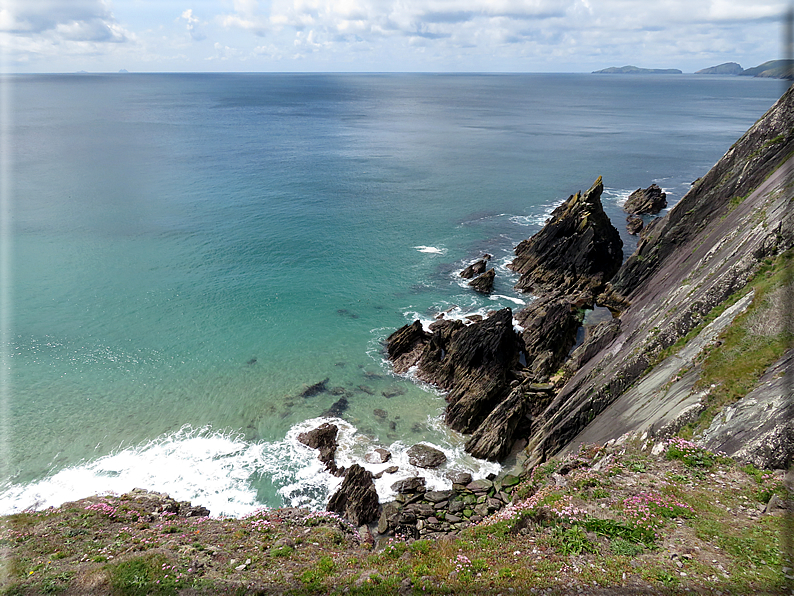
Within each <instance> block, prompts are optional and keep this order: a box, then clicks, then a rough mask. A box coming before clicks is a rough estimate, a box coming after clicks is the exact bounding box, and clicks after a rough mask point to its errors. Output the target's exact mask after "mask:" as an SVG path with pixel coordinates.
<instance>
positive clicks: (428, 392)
mask: <svg viewBox="0 0 794 596" xmlns="http://www.w3.org/2000/svg"><path fill="white" fill-rule="evenodd" d="M4 84H6V85H10V88H9V90H10V97H11V100H12V112H11V114H12V120H11V124H12V128H11V134H10V136H9V139H7V140H8V144H9V146H10V148H11V150H12V156H11V171H12V173H13V178H12V180H11V182H10V184H11V190H12V205H11V219H10V227H11V230H12V232H13V233H12V236H11V238H10V246H11V248H12V253H11V257H10V259H11V260H10V264H11V267H10V275H9V277H8V278H7V279H5V280H3V283H5V284H7V289H8V291H9V296H10V305H11V307H12V311H11V313H10V317H9V321H10V326H9V328H8V329H6V332H7V333H6V337H7V338H8V341H7V342H6V343H5V345H4V346H3V349H4V350H5V354H6V355H7V357H8V361H9V362H10V366H11V368H10V379H9V382H8V385H7V386H6V388H5V389H6V391H5V395H6V396H7V397H6V399H5V403H4V404H1V405H2V406H3V411H4V412H5V413H6V414H5V415H6V417H7V420H6V421H5V425H6V428H8V429H9V431H8V432H7V433H6V436H4V437H2V444H3V447H4V450H3V452H4V453H5V454H6V456H5V457H6V462H5V468H4V469H5V475H4V477H0V513H8V512H13V511H19V510H22V509H25V508H28V507H36V508H43V507H47V506H50V505H58V504H60V503H62V502H65V501H68V500H73V499H77V498H81V497H84V496H88V495H90V494H94V493H102V492H110V491H113V492H117V493H121V492H125V491H128V490H130V489H132V488H134V487H142V488H148V489H152V490H158V491H165V492H168V493H169V494H171V495H172V496H174V497H176V498H178V499H188V500H192V501H193V502H194V503H198V504H202V505H205V506H207V507H209V508H210V510H211V511H212V513H213V515H220V514H225V515H243V514H245V513H247V512H250V511H252V510H254V509H256V508H258V507H262V506H267V507H277V506H281V505H303V506H308V507H312V508H323V507H324V504H325V502H326V501H327V499H328V496H329V491H332V490H334V488H335V486H336V484H337V483H338V482H339V481H338V480H337V479H333V478H332V477H330V476H329V475H328V474H326V473H324V472H323V471H322V467H321V465H320V463H319V461H318V460H317V458H316V452H315V451H312V450H310V449H308V448H306V447H304V446H302V445H300V443H299V442H298V441H297V440H296V437H297V434H298V433H299V432H301V431H304V430H307V429H310V428H313V427H314V426H316V425H317V424H318V423H319V422H320V418H321V417H322V416H323V415H324V414H325V413H327V411H328V410H329V409H330V408H331V407H332V405H333V404H335V403H336V404H337V406H336V410H337V413H341V419H337V420H336V422H337V423H338V424H339V425H340V427H341V443H342V448H341V449H340V452H339V454H338V461H339V463H340V464H341V465H347V464H349V463H351V462H354V461H356V462H359V463H363V462H364V456H365V455H366V453H368V452H370V451H371V450H372V449H373V448H375V447H385V448H387V449H389V450H390V451H391V452H392V454H393V460H394V461H393V462H389V463H388V464H379V465H375V464H365V466H366V467H368V468H369V469H371V470H373V471H379V470H381V469H383V468H384V467H386V465H391V464H392V463H396V464H397V465H399V466H400V471H399V472H397V473H396V474H391V475H390V474H386V475H384V478H383V479H382V480H380V481H378V484H377V486H378V490H379V493H380V495H381V497H382V498H383V499H388V498H389V496H390V494H391V493H390V489H389V486H390V485H391V484H392V483H393V482H394V481H395V480H397V479H399V478H403V477H407V476H410V475H414V474H415V473H416V472H417V470H415V469H412V468H411V466H410V465H409V464H408V462H407V458H406V456H405V450H406V449H407V448H408V447H410V446H411V445H413V444H414V443H416V442H419V441H423V442H426V443H429V444H432V445H435V446H437V447H439V448H441V449H442V450H444V451H445V453H446V454H447V456H448V458H449V462H448V464H447V465H446V466H445V467H443V468H441V469H439V470H438V471H435V472H432V473H430V472H423V474H425V475H427V476H428V484H429V485H430V486H432V487H436V488H442V487H444V486H448V485H449V483H448V481H447V480H446V478H445V476H444V474H445V473H446V472H447V471H448V470H450V469H455V470H467V471H470V472H472V473H473V474H474V475H475V477H482V476H485V475H487V474H488V473H491V472H494V471H496V470H498V466H497V465H495V464H491V463H487V462H483V461H478V460H474V459H472V458H471V457H469V456H467V455H466V454H465V453H464V452H463V449H462V444H463V442H464V437H462V436H460V435H458V434H456V433H454V432H451V431H449V430H448V429H446V428H445V427H444V425H443V423H442V421H441V414H442V412H443V408H444V403H445V402H444V398H443V395H441V394H440V393H438V392H436V391H434V390H433V389H432V388H430V387H426V386H422V385H420V384H417V383H414V382H413V381H411V380H410V379H407V378H403V377H398V376H395V375H394V374H392V373H391V371H390V368H389V366H388V364H387V363H385V361H384V359H383V341H384V339H385V338H386V337H387V336H388V335H389V334H390V333H391V332H392V331H394V330H395V329H396V328H398V327H399V326H401V325H403V324H405V323H408V322H411V321H412V320H414V319H415V318H421V319H423V320H425V321H428V322H429V321H431V320H432V319H433V317H434V316H435V315H436V314H437V313H438V312H440V311H444V310H447V309H450V308H452V307H456V308H454V309H453V311H452V316H461V317H462V316H465V315H467V314H471V313H474V312H480V313H484V312H486V311H488V310H491V309H496V308H501V307H506V306H509V307H512V308H514V309H517V308H520V307H521V305H523V304H525V303H526V302H527V301H528V300H531V297H530V296H527V295H521V294H518V293H516V292H515V291H514V290H513V289H512V285H513V283H514V282H515V281H516V278H515V276H514V275H513V274H512V273H511V272H509V271H508V270H507V269H506V267H505V265H506V263H508V262H509V261H510V259H511V256H512V249H513V247H514V246H515V245H516V244H517V243H518V242H520V241H521V240H523V239H524V238H527V237H529V236H530V235H532V234H533V233H535V232H537V231H538V230H539V229H540V227H541V226H542V224H543V223H544V221H545V220H546V219H547V217H548V215H549V213H550V212H551V210H552V209H553V208H554V207H555V206H556V205H558V204H559V203H560V202H561V201H562V200H564V199H565V198H567V197H568V196H569V195H570V194H573V193H575V192H576V191H578V190H586V189H587V188H588V187H589V186H590V185H591V184H592V182H593V181H594V180H595V179H596V178H597V177H598V176H599V175H600V176H603V180H604V184H605V187H606V190H605V192H604V196H603V202H604V205H605V208H606V210H607V212H608V214H609V215H610V217H611V218H612V220H613V223H615V225H616V226H617V227H618V228H619V229H620V230H621V231H622V233H623V240H624V254H625V256H628V254H630V252H631V251H632V250H633V248H634V246H635V240H634V239H633V238H632V237H630V236H628V235H626V234H625V228H624V220H625V215H624V214H622V211H621V209H620V205H621V203H622V201H623V200H625V198H626V197H627V196H628V194H629V193H630V192H631V191H632V190H634V189H636V188H638V187H646V186H648V185H650V184H651V183H653V182H655V183H657V184H659V185H660V186H661V187H662V188H663V189H664V190H665V191H666V192H667V193H668V201H669V202H670V206H672V205H674V204H675V202H676V201H677V200H678V199H680V198H681V196H683V194H684V193H685V192H686V190H687V189H688V188H689V186H690V184H691V182H692V181H694V180H695V179H696V178H698V177H699V176H702V175H703V174H705V173H706V172H707V171H708V169H709V168H710V167H711V166H712V165H713V164H714V163H715V162H716V161H717V160H718V159H719V158H720V157H721V156H722V154H723V153H724V152H725V151H726V150H727V149H728V148H729V147H730V146H731V144H732V143H733V142H734V141H735V140H736V139H737V138H738V137H739V136H740V135H741V134H742V133H743V132H744V131H745V130H746V129H747V128H748V127H749V126H750V125H752V123H753V122H754V121H755V120H757V119H758V118H759V117H760V116H761V115H762V114H763V113H764V112H765V111H766V110H767V109H768V108H769V107H770V106H771V105H772V104H773V103H774V101H775V100H776V99H777V97H779V96H780V94H781V93H782V91H783V87H782V83H781V82H780V81H771V80H765V79H751V78H744V77H714V76H712V77H708V76H695V75H682V76H650V75H649V76H637V77H631V76H598V75H584V74H582V75H577V74H560V75H550V74H528V75H501V74H500V75H435V74H433V75H424V74H405V75H400V74H395V75H392V74H388V75H364V74H362V75H358V74H356V75H343V74H335V75H316V74H153V75H145V74H140V75H138V74H118V75H85V74H80V75H48V76H44V75H29V76H22V75H20V76H12V77H8V78H6V79H4ZM484 252H488V253H491V254H492V255H494V263H495V264H496V269H497V277H496V287H495V290H494V293H493V295H491V296H490V297H488V296H482V295H478V294H476V293H474V292H473V291H471V290H470V289H469V288H467V287H466V285H465V282H463V280H461V279H460V278H459V277H458V275H457V273H458V271H460V269H462V268H463V267H464V266H465V265H466V264H468V263H469V262H471V261H472V260H474V259H476V258H477V257H479V256H480V255H481V254H482V253H484ZM326 379H327V382H326V383H325V387H326V388H327V391H325V392H321V393H318V394H317V395H314V396H311V397H303V396H302V395H301V394H302V392H303V391H304V390H305V389H306V388H307V387H308V386H310V385H313V384H315V383H320V382H323V381H325V380H326ZM342 398H344V399H345V400H346V401H347V408H346V409H345V410H344V411H343V412H340V411H341V410H342V409H344V408H343V405H344V402H342V404H340V403H339V400H341V399H342Z"/></svg>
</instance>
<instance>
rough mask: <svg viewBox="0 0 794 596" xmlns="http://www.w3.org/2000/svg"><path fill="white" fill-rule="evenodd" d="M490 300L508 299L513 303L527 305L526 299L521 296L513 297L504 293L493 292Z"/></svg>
mask: <svg viewBox="0 0 794 596" xmlns="http://www.w3.org/2000/svg"><path fill="white" fill-rule="evenodd" d="M488 298H489V300H507V301H508V302H512V303H513V304H518V305H519V306H526V304H527V303H526V301H525V300H521V298H513V297H512V296H504V295H502V294H491V295H490V296H489V297H488Z"/></svg>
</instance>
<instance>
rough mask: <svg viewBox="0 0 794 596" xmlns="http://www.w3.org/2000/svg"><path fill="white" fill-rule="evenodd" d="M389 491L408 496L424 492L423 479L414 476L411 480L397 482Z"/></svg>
mask: <svg viewBox="0 0 794 596" xmlns="http://www.w3.org/2000/svg"><path fill="white" fill-rule="evenodd" d="M391 489H392V490H393V491H394V492H396V493H402V494H410V493H417V492H422V493H423V492H425V479H424V478H423V477H422V476H414V477H412V478H405V479H403V480H398V481H397V482H395V483H394V484H392V485H391Z"/></svg>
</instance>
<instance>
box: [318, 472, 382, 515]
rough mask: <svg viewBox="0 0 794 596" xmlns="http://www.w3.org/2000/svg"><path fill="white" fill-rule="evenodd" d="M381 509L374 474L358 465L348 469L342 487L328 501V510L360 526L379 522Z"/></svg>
mask: <svg viewBox="0 0 794 596" xmlns="http://www.w3.org/2000/svg"><path fill="white" fill-rule="evenodd" d="M379 508H380V503H379V501H378V492H377V491H376V490H375V483H374V482H373V480H372V474H371V473H370V472H369V471H368V470H365V469H364V468H362V467H361V466H359V465H358V464H353V465H352V466H350V467H349V468H348V469H347V472H346V473H345V478H344V480H343V481H342V486H340V487H339V490H338V491H337V492H336V493H335V494H334V495H333V496H332V497H331V499H330V500H329V501H328V507H327V510H328V511H333V512H335V513H338V514H339V515H341V516H342V517H344V518H345V519H347V520H348V521H350V522H351V523H352V524H353V525H355V526H360V525H362V524H368V523H371V522H373V521H375V520H377V519H378V510H379Z"/></svg>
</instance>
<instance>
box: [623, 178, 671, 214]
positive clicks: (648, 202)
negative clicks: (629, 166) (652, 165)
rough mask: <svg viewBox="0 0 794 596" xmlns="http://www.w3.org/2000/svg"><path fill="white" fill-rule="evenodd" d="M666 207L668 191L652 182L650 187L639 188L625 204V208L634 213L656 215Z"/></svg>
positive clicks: (627, 211) (626, 210)
mask: <svg viewBox="0 0 794 596" xmlns="http://www.w3.org/2000/svg"><path fill="white" fill-rule="evenodd" d="M665 207H667V193H666V192H663V191H662V189H661V188H659V187H658V186H657V185H656V184H651V185H650V186H649V187H648V188H638V189H637V190H635V191H634V192H633V193H631V194H630V195H629V198H628V199H627V200H626V202H625V203H624V204H623V210H624V211H625V212H626V213H632V214H634V215H645V214H648V215H656V214H657V213H659V211H661V210H662V209H664V208H665Z"/></svg>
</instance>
